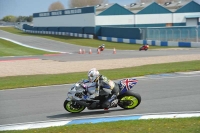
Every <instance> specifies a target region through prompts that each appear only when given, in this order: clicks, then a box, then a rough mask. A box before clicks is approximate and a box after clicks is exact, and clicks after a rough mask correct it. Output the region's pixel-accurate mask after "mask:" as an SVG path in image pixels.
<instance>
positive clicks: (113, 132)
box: [6, 117, 200, 133]
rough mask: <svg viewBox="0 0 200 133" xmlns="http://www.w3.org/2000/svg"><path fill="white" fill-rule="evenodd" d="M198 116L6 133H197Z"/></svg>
mask: <svg viewBox="0 0 200 133" xmlns="http://www.w3.org/2000/svg"><path fill="white" fill-rule="evenodd" d="M199 125H200V117H197V118H178V119H149V120H132V121H131V120H128V121H117V122H109V123H107V122H106V123H97V124H80V125H67V126H61V127H50V128H43V129H31V130H23V131H6V133H199V132H200V126H199Z"/></svg>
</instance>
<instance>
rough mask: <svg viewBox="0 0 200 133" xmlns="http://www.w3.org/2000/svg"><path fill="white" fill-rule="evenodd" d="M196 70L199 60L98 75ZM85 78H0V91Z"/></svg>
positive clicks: (80, 75) (113, 76)
mask: <svg viewBox="0 0 200 133" xmlns="http://www.w3.org/2000/svg"><path fill="white" fill-rule="evenodd" d="M198 70H200V61H199V60H198V61H186V62H176V63H163V64H154V65H144V66H138V67H129V68H120V69H110V70H100V73H101V74H103V75H106V76H107V77H108V78H110V79H112V80H115V79H121V78H128V77H136V76H143V75H149V74H160V73H173V72H183V71H198ZM85 78H87V72H78V73H66V74H48V75H30V76H14V77H1V78H0V89H1V90H3V89H11V88H24V87H33V86H46V85H56V84H68V83H75V82H77V81H79V80H81V79H85Z"/></svg>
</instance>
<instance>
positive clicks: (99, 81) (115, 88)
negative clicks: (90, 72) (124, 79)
mask: <svg viewBox="0 0 200 133" xmlns="http://www.w3.org/2000/svg"><path fill="white" fill-rule="evenodd" d="M94 82H96V91H95V94H96V96H98V95H99V90H100V89H103V88H105V89H110V90H111V95H109V97H108V99H107V100H106V101H105V102H104V103H103V105H102V107H103V108H105V109H106V108H109V107H112V106H115V105H116V104H117V102H118V101H117V96H118V95H119V85H118V84H117V83H115V82H113V81H112V80H110V79H108V78H107V77H105V76H103V75H99V76H98V77H97V78H96V79H95V80H94Z"/></svg>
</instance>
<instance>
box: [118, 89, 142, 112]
mask: <svg viewBox="0 0 200 133" xmlns="http://www.w3.org/2000/svg"><path fill="white" fill-rule="evenodd" d="M118 99H119V102H118V105H119V106H120V107H121V108H123V109H134V108H136V107H137V106H138V105H139V104H140V103H141V96H140V94H138V93H133V92H131V91H128V92H126V93H125V94H122V95H120V96H119V97H118Z"/></svg>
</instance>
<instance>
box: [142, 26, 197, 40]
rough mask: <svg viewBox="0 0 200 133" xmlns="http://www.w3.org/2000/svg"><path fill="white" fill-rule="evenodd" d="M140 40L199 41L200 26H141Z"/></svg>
mask: <svg viewBox="0 0 200 133" xmlns="http://www.w3.org/2000/svg"><path fill="white" fill-rule="evenodd" d="M140 30H141V39H142V40H159V41H179V42H180V41H181V42H200V26H196V27H169V28H168V27H165V28H141V29H140Z"/></svg>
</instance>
